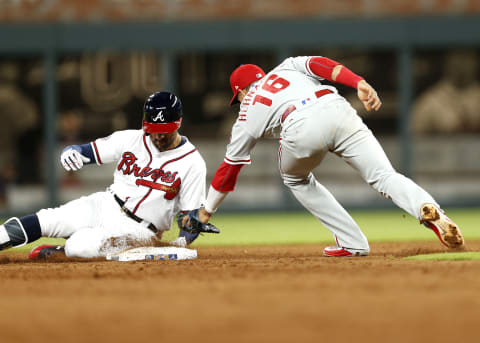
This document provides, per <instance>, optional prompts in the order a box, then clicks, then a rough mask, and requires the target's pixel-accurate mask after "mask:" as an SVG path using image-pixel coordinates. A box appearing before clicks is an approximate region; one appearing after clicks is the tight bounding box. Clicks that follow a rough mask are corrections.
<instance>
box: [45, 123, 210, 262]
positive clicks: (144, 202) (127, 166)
mask: <svg viewBox="0 0 480 343" xmlns="http://www.w3.org/2000/svg"><path fill="white" fill-rule="evenodd" d="M91 147H92V150H93V152H94V157H95V161H96V163H97V164H98V165H101V164H106V163H113V162H115V163H116V168H115V172H114V180H113V184H112V185H111V186H110V187H109V189H108V190H107V191H106V192H98V193H94V194H92V195H90V196H87V197H82V198H80V199H78V200H74V201H71V202H69V203H67V204H65V205H63V206H60V207H58V208H55V209H44V210H40V211H39V212H38V213H37V215H38V218H39V222H40V226H41V229H42V235H43V236H48V237H65V238H68V237H70V238H69V239H68V240H67V242H66V245H65V252H66V254H67V256H82V257H93V256H99V255H105V254H106V253H110V252H112V251H113V250H112V249H117V250H118V249H121V248H124V247H122V246H121V244H120V246H118V241H119V240H117V246H113V247H112V246H109V245H108V242H109V239H110V238H120V237H128V238H129V239H133V240H137V241H148V240H149V239H150V238H152V237H153V236H154V232H152V231H151V230H150V229H148V225H150V224H153V225H154V226H155V227H156V228H157V229H158V230H159V231H165V230H168V229H169V228H170V226H171V224H172V221H173V218H174V216H175V215H176V214H177V213H178V212H179V211H188V210H192V209H196V208H199V207H200V206H201V205H202V204H203V202H204V197H205V176H206V166H205V162H204V160H203V158H202V157H201V155H200V154H199V152H198V151H197V149H196V148H195V146H193V145H192V144H191V143H190V142H189V141H188V140H187V139H186V138H185V137H182V143H181V144H180V145H179V146H178V147H176V148H174V149H172V150H167V151H163V152H160V151H158V149H156V148H155V146H154V145H153V143H152V141H151V139H150V137H149V136H148V135H146V134H145V133H144V132H143V131H142V130H126V131H118V132H115V133H113V134H112V135H110V136H108V137H106V138H100V139H97V140H96V141H94V142H92V143H91ZM114 195H116V196H117V198H118V199H120V200H121V201H122V202H125V204H124V207H125V208H126V209H128V210H129V211H130V212H131V213H132V214H134V215H135V216H137V217H138V218H141V219H143V222H142V223H138V222H136V221H134V220H133V219H131V218H130V217H128V216H126V215H125V214H124V213H123V212H122V210H121V208H120V205H119V204H118V202H117V201H116V200H115V198H114ZM107 250H108V251H107Z"/></svg>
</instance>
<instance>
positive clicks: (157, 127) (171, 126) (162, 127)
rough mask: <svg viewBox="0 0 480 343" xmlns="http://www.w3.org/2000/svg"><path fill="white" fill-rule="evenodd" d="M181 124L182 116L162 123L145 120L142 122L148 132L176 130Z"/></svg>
mask: <svg viewBox="0 0 480 343" xmlns="http://www.w3.org/2000/svg"><path fill="white" fill-rule="evenodd" d="M180 125H182V118H180V119H179V120H176V121H172V122H170V123H160V124H154V123H149V122H146V121H145V120H144V121H143V124H142V128H143V131H145V132H148V133H170V132H173V131H175V130H178V129H179V128H180Z"/></svg>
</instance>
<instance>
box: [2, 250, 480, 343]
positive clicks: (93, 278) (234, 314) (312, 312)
mask: <svg viewBox="0 0 480 343" xmlns="http://www.w3.org/2000/svg"><path fill="white" fill-rule="evenodd" d="M322 249H323V246H319V245H301V246H268V247H228V248H227V247H217V248H198V255H199V258H198V259H197V260H192V261H155V262H153V261H148V262H145V261H141V262H112V261H104V260H81V259H67V258H52V259H50V260H44V261H29V260H28V258H27V253H25V252H24V253H15V252H7V253H2V254H0V300H1V301H0V330H1V331H0V337H1V338H0V341H1V342H2V343H9V342H15V343H17V342H141V343H150V342H195V343H198V342H322V341H328V342H451V341H455V342H479V341H480V333H479V324H480V295H479V290H480V261H441V262H434V261H425V262H417V261H407V260H403V259H402V257H405V256H410V255H416V254H420V253H433V252H441V251H445V250H444V249H443V248H442V247H441V246H440V244H439V243H436V242H421V243H392V244H372V253H371V255H370V256H369V257H361V258H327V257H322V255H321V254H322ZM467 250H470V251H478V250H480V242H468V249H467Z"/></svg>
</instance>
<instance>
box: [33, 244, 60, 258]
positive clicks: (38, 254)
mask: <svg viewBox="0 0 480 343" xmlns="http://www.w3.org/2000/svg"><path fill="white" fill-rule="evenodd" d="M58 253H62V254H65V246H64V245H39V246H38V247H36V248H33V249H32V251H30V253H29V254H28V258H29V259H31V260H38V259H41V258H47V257H50V256H52V255H54V254H58Z"/></svg>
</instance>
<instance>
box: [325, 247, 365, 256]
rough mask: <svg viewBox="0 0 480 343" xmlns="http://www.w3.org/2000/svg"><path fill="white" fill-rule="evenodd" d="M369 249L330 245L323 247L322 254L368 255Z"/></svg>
mask: <svg viewBox="0 0 480 343" xmlns="http://www.w3.org/2000/svg"><path fill="white" fill-rule="evenodd" d="M369 252H370V250H364V249H350V248H342V247H339V246H338V245H332V246H330V247H326V248H325V249H323V255H324V256H328V257H353V256H368V254H369Z"/></svg>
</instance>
